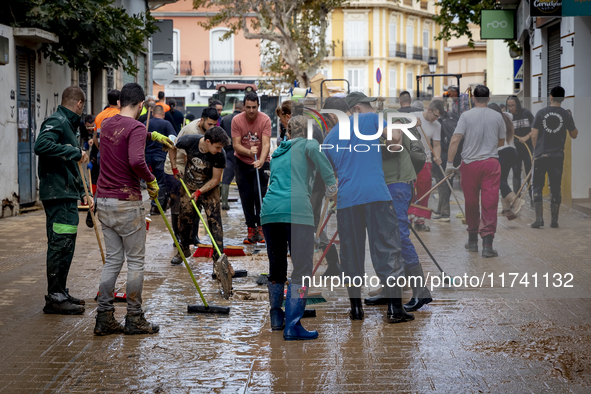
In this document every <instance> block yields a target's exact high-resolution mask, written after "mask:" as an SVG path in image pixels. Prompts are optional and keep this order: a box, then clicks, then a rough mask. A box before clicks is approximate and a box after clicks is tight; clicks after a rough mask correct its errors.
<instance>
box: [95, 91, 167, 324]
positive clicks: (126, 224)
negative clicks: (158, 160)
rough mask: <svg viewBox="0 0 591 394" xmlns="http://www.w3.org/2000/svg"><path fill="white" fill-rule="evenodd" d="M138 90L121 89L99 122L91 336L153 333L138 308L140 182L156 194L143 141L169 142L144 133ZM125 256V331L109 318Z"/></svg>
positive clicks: (142, 246)
mask: <svg viewBox="0 0 591 394" xmlns="http://www.w3.org/2000/svg"><path fill="white" fill-rule="evenodd" d="M144 97H145V95H144V90H143V89H142V87H141V86H140V85H138V84H137V83H128V84H126V85H125V86H123V89H121V97H120V99H119V101H120V103H121V112H120V113H119V114H118V115H115V116H113V117H111V118H109V119H106V120H105V121H103V125H102V132H101V173H100V176H99V179H98V189H97V197H98V201H97V210H98V212H99V219H100V221H101V224H102V228H103V235H104V237H105V245H106V248H107V253H106V258H105V265H104V266H103V272H102V275H101V284H100V286H99V296H98V309H97V316H96V325H95V327H94V334H95V335H109V334H115V333H121V332H125V334H155V333H157V332H158V330H159V327H158V325H157V324H154V323H150V322H148V321H146V319H145V317H144V313H143V312H142V288H143V284H144V260H145V251H146V226H145V212H144V210H145V208H144V204H143V202H142V194H141V189H140V180H141V179H143V180H144V181H146V182H147V184H148V194H149V195H150V198H151V199H155V198H157V197H158V183H157V181H156V178H155V177H154V175H152V173H151V172H150V170H149V169H148V166H147V164H146V160H145V156H144V149H145V146H146V141H147V140H148V139H149V140H152V141H157V142H160V143H161V144H163V146H164V147H168V148H170V147H172V146H173V143H172V141H171V140H170V139H169V138H168V137H166V136H164V135H162V134H160V133H157V132H153V133H148V132H147V131H146V126H144V125H143V124H142V123H140V122H139V121H138V120H137V119H138V117H139V116H140V112H141V110H142V106H143V104H144ZM126 258H127V316H125V329H124V328H123V326H122V325H121V324H120V323H119V322H117V320H115V317H114V316H113V312H114V311H115V307H114V306H113V299H114V294H113V292H114V290H115V282H116V281H117V276H118V275H119V272H120V271H121V268H122V267H123V262H124V261H125V259H126Z"/></svg>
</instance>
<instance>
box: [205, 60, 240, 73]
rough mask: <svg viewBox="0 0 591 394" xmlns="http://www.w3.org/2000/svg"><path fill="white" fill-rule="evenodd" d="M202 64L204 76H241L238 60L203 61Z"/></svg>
mask: <svg viewBox="0 0 591 394" xmlns="http://www.w3.org/2000/svg"><path fill="white" fill-rule="evenodd" d="M203 63H204V64H203V74H204V75H242V62H241V61H240V60H234V61H232V60H205V61H204V62H203Z"/></svg>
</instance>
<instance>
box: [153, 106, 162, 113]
mask: <svg viewBox="0 0 591 394" xmlns="http://www.w3.org/2000/svg"><path fill="white" fill-rule="evenodd" d="M152 113H153V114H154V115H159V114H162V115H164V107H163V106H161V105H156V106H155V107H154V109H153V110H152Z"/></svg>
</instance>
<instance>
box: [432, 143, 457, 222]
mask: <svg viewBox="0 0 591 394" xmlns="http://www.w3.org/2000/svg"><path fill="white" fill-rule="evenodd" d="M441 161H442V163H441V167H442V168H443V171H445V167H446V166H447V152H441ZM431 174H432V175H433V177H434V178H435V182H437V183H439V182H441V181H442V180H443V178H445V176H444V174H443V173H442V172H441V170H440V169H439V166H438V165H437V164H435V163H434V164H433V167H432V168H431ZM449 182H450V183H451V182H452V180H451V179H450V181H449ZM437 191H438V193H439V203H438V205H437V212H439V215H441V216H446V217H449V197H450V196H451V190H450V189H449V186H448V185H447V182H443V183H442V184H441V185H439V187H438V188H437Z"/></svg>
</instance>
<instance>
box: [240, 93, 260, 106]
mask: <svg viewBox="0 0 591 394" xmlns="http://www.w3.org/2000/svg"><path fill="white" fill-rule="evenodd" d="M247 101H256V102H257V105H258V104H259V96H258V95H257V94H256V93H255V92H248V93H246V94H245V95H244V100H242V102H243V103H244V104H245V105H246V102H247Z"/></svg>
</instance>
